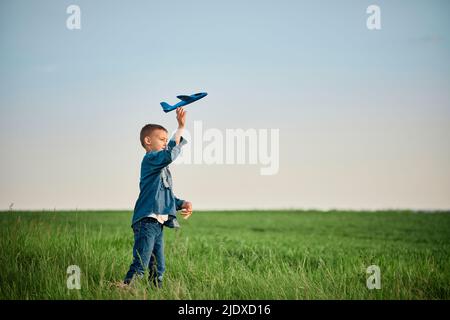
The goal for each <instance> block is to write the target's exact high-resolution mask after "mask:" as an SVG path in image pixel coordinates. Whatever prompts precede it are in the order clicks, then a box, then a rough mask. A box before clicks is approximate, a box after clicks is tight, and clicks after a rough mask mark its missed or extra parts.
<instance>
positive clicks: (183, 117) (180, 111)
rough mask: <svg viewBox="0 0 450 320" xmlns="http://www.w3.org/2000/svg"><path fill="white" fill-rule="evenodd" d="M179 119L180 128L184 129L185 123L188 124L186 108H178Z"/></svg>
mask: <svg viewBox="0 0 450 320" xmlns="http://www.w3.org/2000/svg"><path fill="white" fill-rule="evenodd" d="M177 121H178V128H179V129H183V128H184V125H185V124H186V111H184V108H183V107H181V108H177Z"/></svg>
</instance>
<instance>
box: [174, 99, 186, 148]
mask: <svg viewBox="0 0 450 320" xmlns="http://www.w3.org/2000/svg"><path fill="white" fill-rule="evenodd" d="M177 121H178V129H177V131H176V132H175V143H176V144H177V145H178V144H179V143H180V140H181V136H182V135H183V130H184V125H185V124H186V111H184V108H177Z"/></svg>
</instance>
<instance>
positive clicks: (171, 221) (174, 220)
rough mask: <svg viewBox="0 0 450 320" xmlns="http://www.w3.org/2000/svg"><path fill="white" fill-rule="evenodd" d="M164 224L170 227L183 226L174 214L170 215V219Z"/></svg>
mask: <svg viewBox="0 0 450 320" xmlns="http://www.w3.org/2000/svg"><path fill="white" fill-rule="evenodd" d="M164 226H165V227H168V228H176V229H178V228H181V226H180V223H179V222H178V220H177V218H175V217H174V216H169V220H167V221H165V222H164Z"/></svg>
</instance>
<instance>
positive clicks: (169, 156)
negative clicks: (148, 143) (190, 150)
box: [147, 137, 187, 169]
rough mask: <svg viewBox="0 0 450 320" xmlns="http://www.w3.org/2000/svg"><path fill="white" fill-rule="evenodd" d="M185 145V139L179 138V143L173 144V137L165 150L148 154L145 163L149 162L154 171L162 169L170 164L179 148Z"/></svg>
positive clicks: (176, 155)
mask: <svg viewBox="0 0 450 320" xmlns="http://www.w3.org/2000/svg"><path fill="white" fill-rule="evenodd" d="M186 143H187V141H186V139H184V138H183V137H180V143H179V144H177V143H176V142H175V137H172V138H171V139H170V140H169V143H168V145H167V148H166V149H164V150H161V151H157V152H154V151H153V152H150V153H149V154H148V155H147V161H149V162H150V163H151V165H152V167H154V168H156V169H162V168H164V167H166V166H168V165H169V164H171V163H172V162H173V161H175V159H176V158H177V157H178V155H179V154H180V152H181V147H183V146H184V145H185V144H186Z"/></svg>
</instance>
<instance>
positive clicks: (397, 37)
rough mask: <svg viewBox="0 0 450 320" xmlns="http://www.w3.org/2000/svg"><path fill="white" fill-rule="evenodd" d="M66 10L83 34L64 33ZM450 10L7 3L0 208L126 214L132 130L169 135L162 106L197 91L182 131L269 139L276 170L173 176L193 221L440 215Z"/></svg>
mask: <svg viewBox="0 0 450 320" xmlns="http://www.w3.org/2000/svg"><path fill="white" fill-rule="evenodd" d="M71 4H76V5H79V6H80V8H81V30H68V29H67V28H66V19H67V17H68V14H67V13H66V8H67V7H68V6H69V5H71ZM371 4H376V5H378V6H380V8H381V24H382V29H381V30H378V31H369V30H368V29H367V28H366V19H367V17H368V15H367V14H366V8H367V7H368V6H369V5H371ZM449 12H450V2H448V1H446V0H442V1H437V0H432V1H425V0H421V1H419V0H414V1H412V0H396V1H362V0H359V1H357V0H354V1H350V0H342V1H334V0H328V1H325V0H323V1H286V0H281V1H234V0H232V1H195V0H194V1H127V2H125V1H75V0H74V1H56V0H55V1H47V0H43V1H20V0H19V1H17V0H14V1H12V0H3V1H1V2H0V56H1V59H0V146H1V150H2V156H1V165H0V175H1V180H0V209H6V208H8V206H9V205H10V204H11V203H14V207H15V208H24V209H42V208H54V207H56V208H105V209H109V208H132V207H133V206H134V202H135V200H136V197H137V195H138V182H139V165H140V160H141V157H142V156H143V149H142V148H141V147H140V145H139V141H138V133H139V130H140V128H141V127H142V125H144V124H145V123H148V122H155V123H161V124H163V125H165V126H166V127H168V128H169V129H174V127H175V124H176V123H175V119H174V115H173V114H164V113H162V112H161V110H160V107H159V102H160V101H162V100H167V101H171V102H175V99H174V98H175V96H176V95H178V94H183V93H194V92H198V91H207V92H208V93H209V96H208V97H207V98H205V100H203V101H202V103H201V104H200V103H199V104H198V105H193V106H192V107H189V108H188V109H187V110H188V128H189V126H191V127H192V124H193V122H194V121H202V122H203V126H204V127H206V128H218V129H220V130H225V129H227V128H229V129H233V128H242V129H247V128H255V129H262V128H267V129H270V128H277V129H279V130H280V171H279V173H278V174H277V175H274V176H260V175H259V167H258V166H254V165H253V166H252V165H231V166H223V165H211V166H207V165H178V166H174V167H173V168H172V171H173V175H174V181H175V189H176V193H177V194H178V195H179V196H180V197H182V198H186V199H189V200H192V201H193V203H194V206H195V207H196V208H203V209H206V208H230V209H232V208H355V209H357V208H369V209H371V208H413V209H420V208H427V209H433V208H439V209H445V208H447V209H448V208H449V207H450V165H449V164H450V148H449V138H450V39H449V36H448V30H450V19H449V18H448V13H449ZM236 181H239V183H237V182H236Z"/></svg>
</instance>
